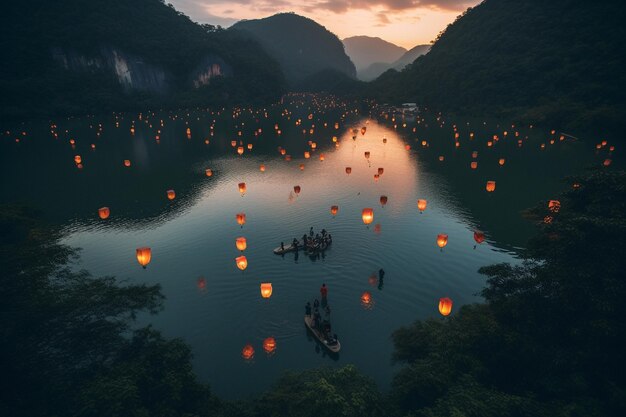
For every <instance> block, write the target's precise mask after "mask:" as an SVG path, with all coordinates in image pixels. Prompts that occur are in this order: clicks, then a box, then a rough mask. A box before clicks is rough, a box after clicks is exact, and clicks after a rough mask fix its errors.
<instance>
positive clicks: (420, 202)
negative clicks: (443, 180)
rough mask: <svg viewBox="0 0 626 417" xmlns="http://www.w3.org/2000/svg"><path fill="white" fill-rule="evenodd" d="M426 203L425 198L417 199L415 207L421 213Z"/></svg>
mask: <svg viewBox="0 0 626 417" xmlns="http://www.w3.org/2000/svg"><path fill="white" fill-rule="evenodd" d="M427 204H428V201H426V200H422V199H420V200H417V209H418V210H419V211H420V213H422V212H423V211H424V210H426V205H427Z"/></svg>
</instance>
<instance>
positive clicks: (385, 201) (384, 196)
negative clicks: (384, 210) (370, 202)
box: [380, 195, 387, 206]
mask: <svg viewBox="0 0 626 417" xmlns="http://www.w3.org/2000/svg"><path fill="white" fill-rule="evenodd" d="M385 204H387V196H386V195H381V196H380V205H381V206H384V205H385Z"/></svg>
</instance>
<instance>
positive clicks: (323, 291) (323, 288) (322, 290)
mask: <svg viewBox="0 0 626 417" xmlns="http://www.w3.org/2000/svg"><path fill="white" fill-rule="evenodd" d="M320 294H321V295H322V300H323V299H325V298H326V297H327V296H328V288H327V287H326V284H322V286H321V287H320Z"/></svg>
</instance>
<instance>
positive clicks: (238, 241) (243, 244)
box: [235, 237, 248, 252]
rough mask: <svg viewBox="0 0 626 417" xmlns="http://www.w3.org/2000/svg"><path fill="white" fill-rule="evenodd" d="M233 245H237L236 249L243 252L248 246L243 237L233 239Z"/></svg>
mask: <svg viewBox="0 0 626 417" xmlns="http://www.w3.org/2000/svg"><path fill="white" fill-rule="evenodd" d="M235 245H236V246H237V249H239V250H240V251H242V252H243V251H245V250H246V248H247V247H248V242H247V240H246V238H245V237H238V238H237V239H236V240H235Z"/></svg>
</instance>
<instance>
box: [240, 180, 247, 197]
mask: <svg viewBox="0 0 626 417" xmlns="http://www.w3.org/2000/svg"><path fill="white" fill-rule="evenodd" d="M246 189H247V188H246V183H245V182H240V183H239V192H240V193H241V196H242V197H243V195H244V194H245V193H246Z"/></svg>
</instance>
